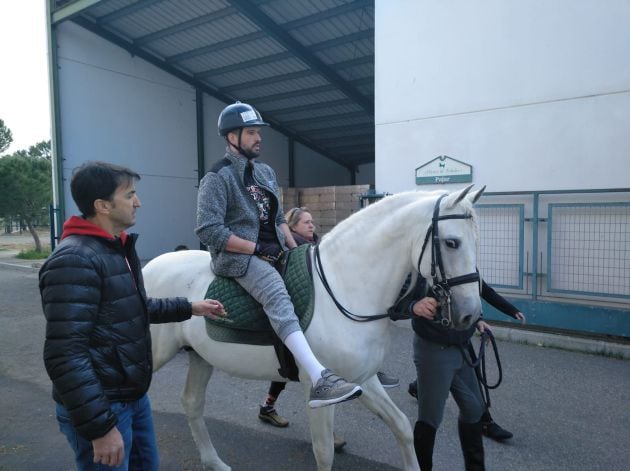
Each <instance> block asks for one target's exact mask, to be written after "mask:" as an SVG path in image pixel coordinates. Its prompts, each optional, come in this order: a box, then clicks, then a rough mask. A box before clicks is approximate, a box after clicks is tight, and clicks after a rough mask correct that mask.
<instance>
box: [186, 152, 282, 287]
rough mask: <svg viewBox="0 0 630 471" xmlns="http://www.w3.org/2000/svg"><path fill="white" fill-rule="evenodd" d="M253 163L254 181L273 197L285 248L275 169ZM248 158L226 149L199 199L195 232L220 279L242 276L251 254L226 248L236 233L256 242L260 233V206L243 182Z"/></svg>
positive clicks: (209, 176)
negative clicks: (229, 250)
mask: <svg viewBox="0 0 630 471" xmlns="http://www.w3.org/2000/svg"><path fill="white" fill-rule="evenodd" d="M253 162H254V171H253V175H254V179H255V180H256V182H257V183H258V185H259V186H260V187H262V188H264V189H265V190H267V191H268V192H269V193H270V194H271V195H272V196H273V198H275V201H274V203H273V204H272V209H273V211H274V214H272V217H274V218H275V221H276V234H277V235H278V240H279V241H280V244H281V245H282V246H283V247H285V248H286V242H285V238H284V233H283V232H282V230H280V229H279V228H278V226H279V225H280V224H282V223H284V222H286V221H285V219H284V215H283V214H282V211H281V210H279V208H281V205H280V197H279V188H278V182H277V181H276V174H275V172H274V171H273V169H272V168H271V167H270V166H269V165H267V164H263V163H261V162H256V161H255V160H254V161H253ZM246 165H247V159H246V158H245V157H243V156H242V155H240V154H232V153H231V152H229V151H228V150H227V149H226V154H225V157H224V158H223V159H222V160H220V161H218V162H217V163H215V164H214V166H213V167H212V169H211V170H210V171H209V172H208V173H207V174H206V175H205V176H204V177H203V179H202V180H201V184H200V185H199V194H198V196H197V228H196V229H195V232H196V233H197V235H198V236H199V239H200V240H201V242H202V243H203V244H205V245H206V246H208V249H209V251H210V254H211V255H212V268H213V271H214V273H216V274H217V275H221V276H228V277H239V276H243V275H244V274H245V272H246V271H247V267H248V266H249V260H250V258H251V255H246V254H239V253H234V252H228V251H226V250H225V245H226V244H227V241H228V239H229V237H230V235H232V234H234V235H236V236H238V237H241V238H242V239H246V240H250V241H252V242H256V241H257V240H258V232H259V230H260V220H259V214H258V207H257V206H256V203H255V202H254V200H253V198H252V197H251V195H250V194H249V192H248V191H247V189H246V188H245V183H244V182H243V179H244V174H245V166H246Z"/></svg>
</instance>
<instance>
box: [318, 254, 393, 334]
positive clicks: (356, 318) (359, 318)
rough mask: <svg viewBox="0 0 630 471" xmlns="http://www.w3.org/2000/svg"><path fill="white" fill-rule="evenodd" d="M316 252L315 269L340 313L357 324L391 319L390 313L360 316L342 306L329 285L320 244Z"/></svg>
mask: <svg viewBox="0 0 630 471" xmlns="http://www.w3.org/2000/svg"><path fill="white" fill-rule="evenodd" d="M314 251H315V269H316V270H317V274H318V275H319V279H320V280H322V284H323V285H324V288H326V292H327V293H328V295H329V296H330V298H331V299H332V300H333V302H334V303H335V306H337V309H339V311H341V313H342V314H343V315H344V316H346V317H347V318H348V319H350V320H351V321H355V322H370V321H377V320H379V319H384V318H385V317H390V315H389V313H386V314H377V315H374V316H360V315H358V314H353V313H352V312H350V311H348V310H347V309H346V308H345V307H344V306H343V304H341V303H340V302H339V301H338V300H337V298H336V297H335V295H334V294H333V292H332V288H331V287H330V284H328V280H327V279H326V274H325V273H324V267H323V265H322V257H321V255H320V253H319V243H317V244H316V245H315V248H314Z"/></svg>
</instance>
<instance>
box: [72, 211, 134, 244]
mask: <svg viewBox="0 0 630 471" xmlns="http://www.w3.org/2000/svg"><path fill="white" fill-rule="evenodd" d="M71 235H89V236H95V237H102V238H104V239H109V240H115V239H116V238H115V237H114V236H113V235H111V234H110V233H109V232H107V231H105V230H104V229H103V228H102V227H100V226H97V225H96V224H93V223H91V222H90V221H87V220H85V219H83V218H80V217H79V216H72V217H71V218H70V219H68V220H67V221H66V222H64V224H63V233H62V234H61V239H62V240H63V239H65V238H66V237H68V236H71ZM120 240H121V241H122V243H123V245H124V244H125V241H126V240H127V233H126V232H125V231H123V232H122V233H121V234H120Z"/></svg>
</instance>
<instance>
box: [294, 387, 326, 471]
mask: <svg viewBox="0 0 630 471" xmlns="http://www.w3.org/2000/svg"><path fill="white" fill-rule="evenodd" d="M300 381H301V382H302V384H304V385H305V387H304V389H305V392H306V411H307V413H308V420H309V428H310V430H311V443H312V445H313V454H314V455H315V461H316V462H317V469H318V471H330V470H331V469H332V464H333V458H334V455H335V448H334V445H333V426H334V419H335V406H334V405H333V406H327V407H320V408H317V409H312V408H311V407H309V406H308V400H309V397H310V392H311V381H310V379H309V378H307V377H305V378H300Z"/></svg>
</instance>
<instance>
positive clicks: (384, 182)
mask: <svg viewBox="0 0 630 471" xmlns="http://www.w3.org/2000/svg"><path fill="white" fill-rule="evenodd" d="M375 18H376V37H375V45H376V72H375V82H376V91H375V101H376V103H375V105H376V162H375V165H376V172H375V173H376V188H377V190H379V191H390V192H397V191H403V190H408V189H413V188H420V189H432V188H436V187H440V188H445V187H446V188H448V189H451V188H453V187H454V186H453V185H445V186H444V185H442V186H435V187H432V186H425V185H422V186H416V184H415V169H416V168H417V167H419V166H421V165H422V164H424V163H426V162H428V161H430V160H432V159H434V158H435V157H437V156H439V155H449V156H451V157H453V158H456V159H458V160H461V161H464V162H466V163H468V164H471V165H472V166H473V181H474V183H477V184H486V185H488V190H489V191H511V190H549V189H573V188H580V189H581V188H621V187H628V186H630V185H629V181H630V178H629V177H630V168H629V166H628V165H627V162H628V159H629V152H630V132H628V129H630V28H628V24H630V2H628V1H626V0H609V1H606V2H601V1H598V0H556V1H554V2H549V1H546V0H532V1H528V2H521V1H519V0H487V1H485V2H481V3H480V2H469V1H466V0H445V1H441V2H434V1H426V0H396V1H395V2H392V1H385V0H376V14H375ZM459 186H461V185H459Z"/></svg>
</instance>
